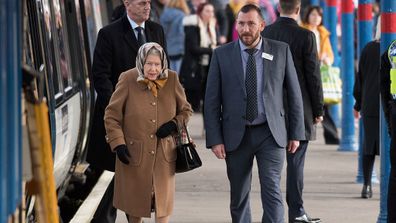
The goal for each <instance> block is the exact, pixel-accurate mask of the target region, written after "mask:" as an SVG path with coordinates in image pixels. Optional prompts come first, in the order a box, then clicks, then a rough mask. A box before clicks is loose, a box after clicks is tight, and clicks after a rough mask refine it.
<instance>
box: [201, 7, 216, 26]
mask: <svg viewBox="0 0 396 223" xmlns="http://www.w3.org/2000/svg"><path fill="white" fill-rule="evenodd" d="M200 17H201V19H202V21H203V22H205V23H208V22H209V21H210V19H212V18H213V17H214V8H213V6H212V5H205V7H204V8H203V9H202V12H201V15H200Z"/></svg>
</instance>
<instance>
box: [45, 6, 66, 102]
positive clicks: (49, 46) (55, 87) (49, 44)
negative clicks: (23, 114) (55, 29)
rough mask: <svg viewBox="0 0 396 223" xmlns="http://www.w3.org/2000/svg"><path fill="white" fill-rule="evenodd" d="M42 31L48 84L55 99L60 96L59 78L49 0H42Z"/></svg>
mask: <svg viewBox="0 0 396 223" xmlns="http://www.w3.org/2000/svg"><path fill="white" fill-rule="evenodd" d="M42 15H43V18H42V26H41V27H42V33H43V38H44V44H43V45H44V46H43V47H44V52H45V55H46V62H47V63H46V65H47V69H46V70H47V73H48V75H47V78H48V82H49V83H50V84H49V85H50V86H51V89H50V90H52V91H53V94H54V96H55V99H57V98H60V96H62V93H61V87H60V85H59V79H58V76H57V74H56V73H57V70H56V64H55V61H56V59H55V50H54V44H53V42H54V38H53V37H54V36H53V33H52V29H51V24H52V22H51V21H52V20H51V6H50V3H49V0H42Z"/></svg>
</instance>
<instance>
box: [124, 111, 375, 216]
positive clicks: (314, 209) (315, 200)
mask: <svg viewBox="0 0 396 223" xmlns="http://www.w3.org/2000/svg"><path fill="white" fill-rule="evenodd" d="M189 129H190V134H191V135H192V137H193V139H194V141H195V143H196V144H197V147H198V149H199V150H198V152H199V154H200V156H201V159H202V162H203V166H202V167H201V168H199V169H197V170H194V171H191V172H188V173H182V174H177V176H176V197H175V207H174V213H173V215H172V217H171V221H170V222H172V223H230V222H231V218H230V214H229V208H228V207H229V186H228V179H227V176H226V167H225V162H224V160H218V159H217V158H216V157H215V156H214V155H213V154H212V152H211V151H210V150H207V149H206V148H205V140H204V137H203V130H202V116H201V115H200V114H195V115H194V116H193V117H192V119H191V121H190V123H189ZM317 136H318V140H317V141H313V142H311V143H310V145H309V147H308V151H307V157H306V162H305V180H304V182H305V187H304V195H303V196H304V206H305V209H306V211H307V212H308V213H309V214H310V215H311V216H312V217H320V218H321V219H322V222H326V223H373V222H376V221H377V217H378V214H379V206H380V204H379V201H380V196H379V184H374V185H373V192H374V193H373V198H371V199H362V198H360V191H361V188H362V185H361V184H357V183H355V180H356V175H357V166H358V158H357V152H339V151H337V148H338V147H337V146H334V145H325V144H324V140H323V131H322V128H321V126H318V134H317ZM285 167H286V163H285V165H284V168H283V176H282V192H283V197H285V169H286V168H285ZM375 170H376V173H377V175H379V157H377V159H376V164H375ZM284 204H285V219H287V205H286V202H285V198H284ZM251 209H252V218H253V222H254V223H256V222H261V215H262V208H261V201H260V185H259V182H258V175H257V168H256V165H254V171H253V181H252V191H251ZM125 222H127V221H126V218H125V215H124V214H123V212H121V211H119V212H118V217H117V223H125ZM144 222H145V223H154V222H155V221H154V216H152V218H151V219H145V220H144Z"/></svg>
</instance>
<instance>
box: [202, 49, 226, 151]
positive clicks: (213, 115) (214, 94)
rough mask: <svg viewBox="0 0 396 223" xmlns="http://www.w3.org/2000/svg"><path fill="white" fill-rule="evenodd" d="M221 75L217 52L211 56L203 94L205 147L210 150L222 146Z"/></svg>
mask: <svg viewBox="0 0 396 223" xmlns="http://www.w3.org/2000/svg"><path fill="white" fill-rule="evenodd" d="M221 92H222V90H221V74H220V64H219V59H218V53H217V50H215V51H214V54H213V56H212V59H211V62H210V66H209V72H208V80H207V84H206V93H205V106H204V110H205V116H204V123H205V130H206V147H207V148H211V147H212V146H214V145H218V144H223V143H224V142H223V132H222V126H221V119H222V115H221V114H222V111H221V105H222V95H221Z"/></svg>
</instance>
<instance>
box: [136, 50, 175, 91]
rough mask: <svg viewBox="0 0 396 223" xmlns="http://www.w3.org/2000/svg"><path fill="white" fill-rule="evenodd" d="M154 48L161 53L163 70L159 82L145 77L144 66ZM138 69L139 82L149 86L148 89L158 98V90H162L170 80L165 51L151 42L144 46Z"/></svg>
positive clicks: (140, 51)
mask: <svg viewBox="0 0 396 223" xmlns="http://www.w3.org/2000/svg"><path fill="white" fill-rule="evenodd" d="M152 48H155V49H156V50H158V51H159V52H160V58H161V65H162V69H161V71H160V74H159V76H158V78H157V80H154V81H151V80H149V79H147V78H145V77H144V70H143V69H144V64H145V62H146V59H147V56H148V55H150V54H151V53H150V52H149V51H150V50H151V49H152ZM136 69H137V71H138V78H137V81H138V82H141V83H144V84H146V85H147V88H148V89H149V90H150V91H151V92H152V93H153V95H154V96H155V97H157V90H158V89H160V88H162V87H163V86H164V85H165V83H166V80H167V79H168V60H167V59H166V54H165V51H164V49H163V48H162V47H161V46H160V45H159V44H158V43H154V42H149V43H145V44H143V45H142V46H141V47H140V48H139V51H138V54H137V57H136Z"/></svg>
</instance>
